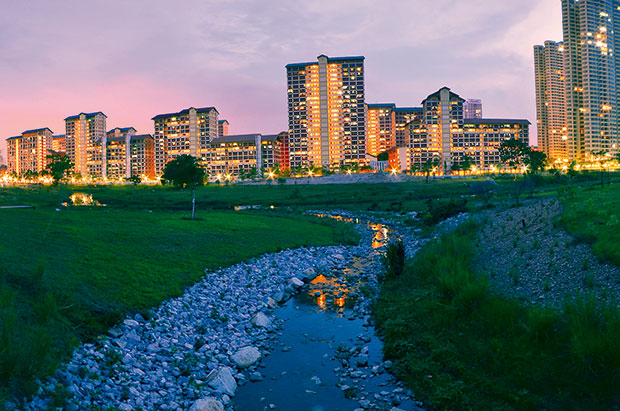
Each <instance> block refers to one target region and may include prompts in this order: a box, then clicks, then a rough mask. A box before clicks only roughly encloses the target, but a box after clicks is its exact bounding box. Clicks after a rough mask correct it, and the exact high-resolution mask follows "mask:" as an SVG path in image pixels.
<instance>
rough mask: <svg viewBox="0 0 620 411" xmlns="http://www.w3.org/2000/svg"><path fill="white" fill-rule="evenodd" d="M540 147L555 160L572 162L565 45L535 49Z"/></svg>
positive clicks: (550, 45)
mask: <svg viewBox="0 0 620 411" xmlns="http://www.w3.org/2000/svg"><path fill="white" fill-rule="evenodd" d="M534 73H535V80H536V129H537V134H538V147H539V148H540V150H541V151H542V152H544V153H545V154H546V155H547V157H548V158H550V159H551V160H568V158H569V156H568V127H567V125H566V99H565V93H566V81H565V76H564V45H563V44H562V43H556V42H554V41H546V42H545V43H544V45H543V46H534Z"/></svg>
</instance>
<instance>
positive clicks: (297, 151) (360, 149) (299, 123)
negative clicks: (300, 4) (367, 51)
mask: <svg viewBox="0 0 620 411" xmlns="http://www.w3.org/2000/svg"><path fill="white" fill-rule="evenodd" d="M317 60H318V61H317V62H309V63H295V64H289V65H287V66H286V72H287V84H288V91H287V92H288V124H289V144H290V164H291V167H305V166H309V165H313V166H319V167H320V166H326V167H334V166H338V165H340V164H347V163H359V162H363V161H365V157H366V110H365V106H364V57H361V56H360V57H333V58H330V57H327V56H325V55H320V56H319V57H318V58H317Z"/></svg>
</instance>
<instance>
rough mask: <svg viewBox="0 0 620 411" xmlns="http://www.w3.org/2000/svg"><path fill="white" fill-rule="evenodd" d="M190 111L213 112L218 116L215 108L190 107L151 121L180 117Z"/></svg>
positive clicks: (160, 115)
mask: <svg viewBox="0 0 620 411" xmlns="http://www.w3.org/2000/svg"><path fill="white" fill-rule="evenodd" d="M191 109H195V110H196V112H197V113H206V112H209V111H211V110H215V112H216V113H218V114H219V113H220V112H219V111H217V109H216V108H215V107H201V108H195V107H190V108H186V109H185V110H181V111H179V112H178V113H166V114H158V115H156V116H155V117H153V118H152V119H151V120H160V119H163V118H168V117H176V116H182V115H184V114H189V111H190V110H191Z"/></svg>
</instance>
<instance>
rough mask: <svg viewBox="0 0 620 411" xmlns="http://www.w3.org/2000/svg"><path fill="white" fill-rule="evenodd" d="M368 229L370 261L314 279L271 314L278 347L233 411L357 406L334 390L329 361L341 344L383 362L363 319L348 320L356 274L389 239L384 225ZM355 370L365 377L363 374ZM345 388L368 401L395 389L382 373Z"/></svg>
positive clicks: (335, 364)
mask: <svg viewBox="0 0 620 411" xmlns="http://www.w3.org/2000/svg"><path fill="white" fill-rule="evenodd" d="M369 227H370V228H371V229H372V230H373V231H372V233H373V238H372V246H373V248H374V251H372V254H371V255H370V256H368V257H363V258H357V259H354V260H353V261H351V262H349V263H348V264H347V267H346V268H344V269H341V270H337V271H333V272H331V273H325V274H321V275H319V276H318V277H317V278H316V279H315V280H314V281H312V282H311V283H310V284H309V285H307V286H305V287H304V289H303V291H302V292H301V293H299V294H297V295H296V296H294V297H293V298H292V299H291V300H289V301H288V302H287V303H286V304H285V305H284V306H282V307H280V308H279V309H278V310H277V311H276V315H277V317H278V318H280V319H281V320H283V321H284V326H283V330H282V331H281V336H280V338H279V340H278V345H277V346H276V347H275V348H274V350H273V351H272V353H271V354H270V355H269V356H267V357H266V358H264V359H263V361H262V362H261V364H260V366H259V369H258V371H260V373H261V374H263V376H264V379H263V380H262V381H258V382H248V383H247V384H245V385H243V386H241V387H239V389H238V390H237V394H236V395H235V397H234V399H233V405H234V407H235V409H238V410H263V409H272V408H275V409H283V410H292V409H294V410H301V411H303V410H309V411H327V410H334V411H336V410H353V409H355V408H359V407H360V405H359V403H358V401H355V400H352V399H347V398H345V395H344V392H343V390H342V389H341V388H340V387H338V386H337V384H338V382H339V375H338V374H337V373H336V372H335V371H334V369H336V368H339V367H341V364H340V362H339V360H337V359H335V354H336V352H337V347H338V346H339V345H341V344H344V345H346V346H347V347H349V348H350V347H353V346H356V345H357V346H359V347H361V346H366V347H368V351H369V352H368V355H369V361H368V363H369V364H371V365H372V364H381V362H382V358H383V354H382V351H381V349H382V343H381V340H380V339H379V338H378V337H376V336H375V335H374V332H373V330H372V328H371V329H370V330H368V329H367V328H366V327H365V326H364V323H365V321H364V319H361V318H358V317H356V318H352V317H351V315H350V314H352V313H351V310H352V308H353V307H354V306H355V301H356V299H357V294H358V293H359V289H360V287H361V286H362V285H363V284H364V276H363V274H362V273H363V272H364V270H365V269H366V268H367V266H368V264H369V263H370V258H371V257H372V256H373V255H374V254H376V253H377V252H380V251H381V250H380V248H381V247H383V246H384V245H385V244H386V243H387V241H388V239H389V237H390V231H389V229H388V227H386V226H384V225H381V224H369ZM368 331H370V333H369V332H368ZM361 334H370V337H371V340H370V341H369V342H362V341H360V340H359V339H358V336H360V335H361ZM359 370H360V371H364V372H367V373H368V374H370V373H369V369H364V368H360V369H359ZM348 384H350V383H348ZM350 385H351V384H350ZM351 386H352V388H353V389H355V390H359V391H367V392H368V393H370V395H369V397H368V399H374V397H373V395H374V394H375V393H380V392H381V391H392V390H393V389H394V388H395V386H394V385H393V379H392V377H391V376H390V375H389V374H387V373H383V374H379V375H377V376H373V377H372V378H366V379H361V380H360V382H359V383H358V384H357V386H355V385H351ZM399 407H400V408H402V409H414V408H415V405H414V404H413V402H412V401H410V400H407V401H405V402H403V403H402V404H401V405H399ZM388 409H389V408H388Z"/></svg>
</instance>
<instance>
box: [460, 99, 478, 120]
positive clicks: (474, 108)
mask: <svg viewBox="0 0 620 411" xmlns="http://www.w3.org/2000/svg"><path fill="white" fill-rule="evenodd" d="M463 118H466V119H470V118H482V100H480V99H475V98H468V99H467V100H465V103H463Z"/></svg>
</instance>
